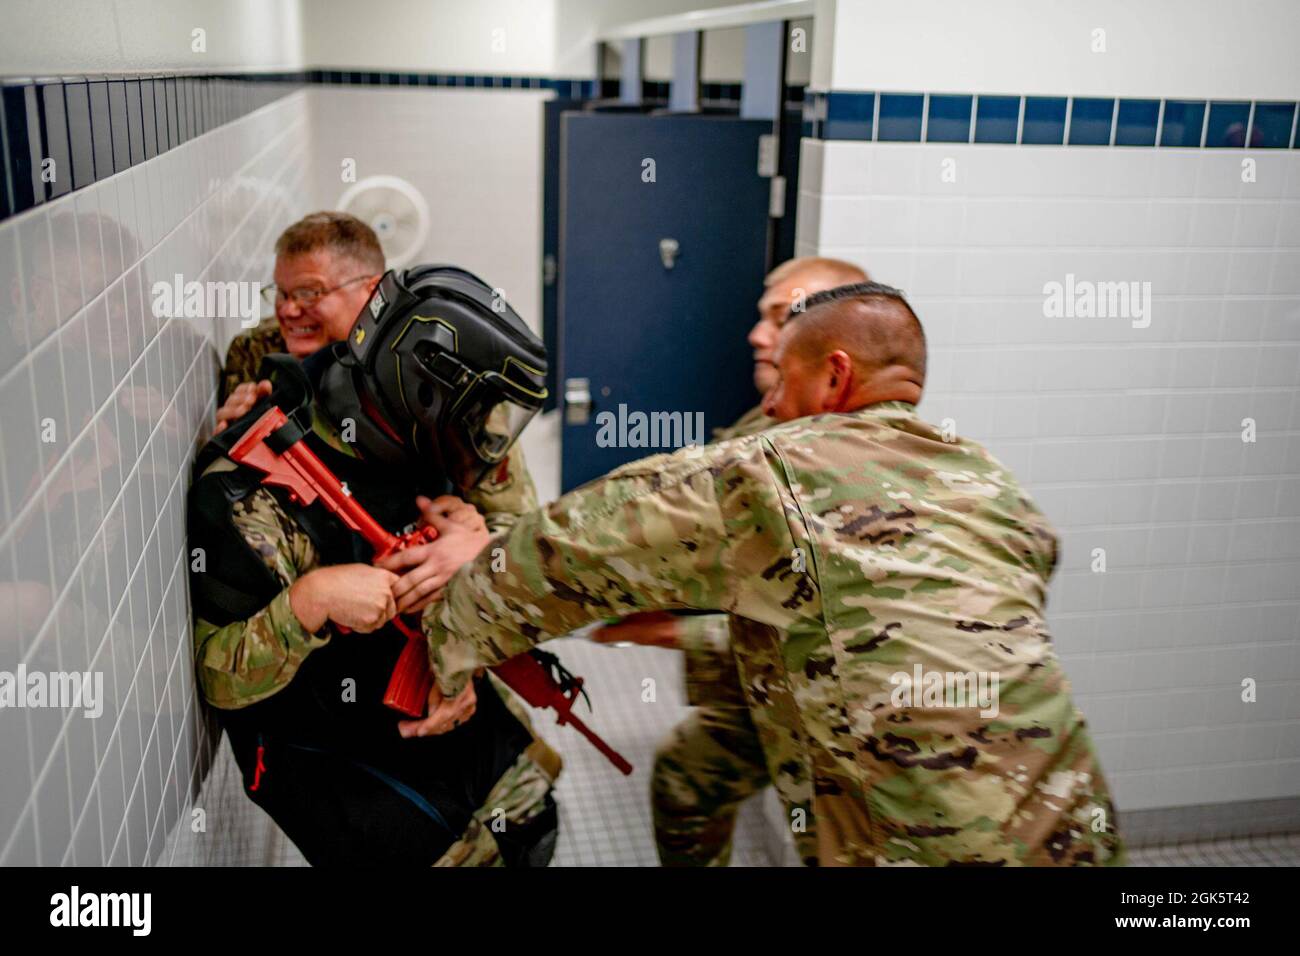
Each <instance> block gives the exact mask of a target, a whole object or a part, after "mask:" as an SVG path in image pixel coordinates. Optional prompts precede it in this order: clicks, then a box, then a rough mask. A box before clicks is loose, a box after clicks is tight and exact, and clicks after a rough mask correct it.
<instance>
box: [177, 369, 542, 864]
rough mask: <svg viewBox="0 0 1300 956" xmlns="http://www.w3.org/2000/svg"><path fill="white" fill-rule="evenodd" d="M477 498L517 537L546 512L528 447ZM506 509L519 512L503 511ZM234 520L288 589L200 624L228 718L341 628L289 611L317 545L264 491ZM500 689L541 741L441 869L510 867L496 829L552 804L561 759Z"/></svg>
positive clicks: (317, 423) (207, 670) (202, 673)
mask: <svg viewBox="0 0 1300 956" xmlns="http://www.w3.org/2000/svg"><path fill="white" fill-rule="evenodd" d="M259 362H260V359H259ZM313 426H314V428H315V430H316V432H317V434H319V435H320V436H321V437H322V438H324V439H325V440H326V441H328V442H329V443H330V445H331V446H332V447H334V448H337V449H339V450H340V451H350V449H348V446H347V445H346V444H345V443H344V442H343V441H342V440H341V439H340V437H339V435H338V433H337V432H336V431H335V430H334V429H333V427H332V426H331V425H330V424H329V423H328V422H327V421H326V420H325V419H324V418H322V417H321V416H320V415H317V416H316V417H315V420H314V421H313ZM231 467H233V463H231V462H230V461H229V460H228V459H224V458H222V459H218V460H217V461H216V462H215V463H213V464H212V465H211V466H210V467H209V469H208V470H209V471H211V470H213V469H218V468H231ZM468 498H469V500H470V502H471V503H472V504H474V505H475V506H477V507H478V508H479V509H480V510H481V511H484V512H486V518H487V523H488V525H489V527H492V528H495V529H497V530H503V529H506V528H509V527H510V525H511V524H512V523H513V522H514V521H515V520H516V518H517V517H518V516H519V514H521V513H523V511H524V510H527V509H530V508H536V507H537V500H536V492H535V491H534V490H533V484H532V479H531V478H530V477H529V475H528V471H527V468H526V466H525V465H524V461H523V455H522V452H520V451H519V449H518V447H516V448H515V449H513V450H512V451H511V453H510V457H509V459H508V467H507V463H503V466H502V468H501V469H499V470H498V472H496V473H493V474H492V475H489V476H488V478H487V479H485V480H484V481H483V482H482V483H481V484H480V485H479V486H478V487H477V488H475V489H474V492H473V493H472V494H470V495H469V496H468ZM503 507H510V508H515V509H519V510H514V511H501V510H493V509H499V508H503ZM232 517H233V520H234V522H235V525H236V527H237V528H238V530H239V532H240V533H241V534H242V535H243V537H244V539H245V540H246V541H247V542H248V543H249V545H250V546H251V547H252V548H253V550H254V551H255V552H257V553H258V554H259V555H260V556H261V558H262V560H263V561H264V562H265V563H266V565H267V567H268V568H269V569H270V570H271V572H272V573H273V574H274V575H275V576H276V577H277V578H278V579H279V581H280V583H281V584H282V585H283V590H281V591H280V593H279V594H277V595H276V596H275V598H273V599H272V601H271V603H270V604H268V605H267V606H266V607H265V608H263V609H262V610H260V611H258V612H257V613H255V614H254V615H253V616H252V617H250V618H248V619H246V620H243V621H235V622H233V623H231V624H228V625H226V626H225V627H218V626H216V625H214V624H211V623H209V622H207V621H205V620H203V619H201V618H200V619H199V620H197V621H196V622H195V626H194V642H195V656H196V660H197V665H198V667H197V669H198V677H199V685H200V687H201V688H202V690H203V696H204V697H205V698H206V699H207V701H208V703H210V704H211V705H213V706H215V707H219V708H223V709H234V708H240V707H246V706H248V705H249V704H253V703H256V702H257V701H259V700H264V699H265V698H267V697H269V696H271V695H272V694H274V693H275V692H276V691H278V690H280V689H281V688H282V687H284V686H286V685H287V684H288V683H289V681H290V680H292V679H293V677H294V675H295V674H296V673H297V671H298V668H299V667H300V666H301V665H302V663H303V661H304V660H305V659H306V657H307V655H308V654H310V653H311V652H312V651H314V650H316V649H318V648H321V647H324V646H325V645H326V644H328V643H329V641H330V638H331V637H332V635H333V626H332V625H331V624H330V623H328V622H327V623H326V624H325V626H324V627H322V628H321V629H320V630H319V631H317V632H315V633H310V632H308V631H307V630H306V629H305V628H304V627H303V626H302V624H301V623H299V621H298V618H297V617H295V616H294V613H293V610H292V608H291V607H290V605H289V587H290V585H292V584H293V582H294V581H296V580H297V579H298V578H299V577H300V576H302V575H303V574H306V573H307V572H308V571H311V570H312V569H313V568H316V567H318V566H319V565H320V558H319V556H318V554H317V553H316V548H315V546H314V545H313V544H312V541H311V539H310V538H309V537H308V536H307V534H306V533H305V532H304V531H303V530H302V528H301V527H299V525H298V524H297V522H295V521H294V520H293V518H292V517H291V516H290V515H289V514H288V513H286V512H285V510H284V509H283V508H282V507H281V506H280V504H279V502H278V501H276V499H275V497H274V496H273V495H272V494H271V493H270V492H268V491H267V490H266V489H264V488H259V489H257V490H256V491H254V492H253V493H252V494H251V495H249V496H248V497H247V498H245V499H243V500H242V501H240V502H237V503H236V504H235V505H234V506H233V509H232ZM492 680H493V684H494V686H495V687H496V690H497V693H498V694H499V695H500V697H501V699H502V700H503V701H504V702H505V704H506V707H508V708H509V710H510V711H511V713H513V714H514V716H515V717H516V718H517V719H518V720H519V722H520V723H521V724H523V725H524V728H525V729H526V730H527V731H528V732H529V733H530V734H532V735H533V742H532V743H531V744H530V745H529V746H528V747H527V749H525V750H524V752H523V753H521V754H520V755H519V757H518V759H517V760H516V761H515V763H514V764H513V765H512V766H511V767H510V768H509V769H508V770H507V771H506V772H505V773H504V774H503V775H502V776H501V777H500V778H499V779H498V780H497V782H496V783H495V784H494V785H493V787H492V790H491V792H490V793H489V794H488V796H487V798H486V799H485V800H484V802H483V804H482V806H480V807H479V808H478V809H477V810H476V811H475V812H474V814H473V818H472V819H471V821H470V824H469V826H468V827H467V828H466V830H465V832H464V833H463V834H462V835H461V837H460V839H458V840H457V841H456V842H455V843H453V844H452V845H451V846H450V847H449V848H448V849H447V850H446V852H445V853H444V854H443V855H442V857H440V858H439V859H438V861H437V862H436V863H435V864H434V865H435V866H500V865H502V861H501V855H500V852H499V850H498V846H497V843H496V841H495V839H494V838H493V836H492V832H493V831H492V827H493V825H494V823H496V822H497V821H498V819H499V818H500V816H501V814H502V813H504V819H505V821H506V822H507V823H508V824H511V825H515V824H519V825H522V824H526V823H528V822H529V821H530V820H532V819H533V818H534V817H535V816H536V815H537V814H538V813H540V812H541V811H542V810H543V809H544V807H545V803H544V800H545V796H546V794H547V793H549V792H550V791H551V788H552V787H553V786H554V784H555V780H556V778H557V777H558V776H559V773H560V769H561V767H562V761H561V759H560V756H559V754H557V753H556V752H555V751H553V750H552V749H551V748H550V747H549V746H547V744H546V743H545V741H543V740H542V739H541V738H540V737H538V736H537V735H536V733H535V732H534V730H533V726H532V721H531V718H530V716H529V714H528V708H527V707H526V706H525V705H524V704H522V703H521V702H520V701H519V700H518V699H517V698H516V697H515V696H514V694H513V693H512V692H511V691H510V690H509V689H508V688H506V686H505V685H504V684H501V683H499V682H498V681H496V679H495V678H492ZM494 814H495V816H494Z"/></svg>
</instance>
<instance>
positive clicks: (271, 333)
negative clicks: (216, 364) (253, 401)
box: [217, 316, 289, 402]
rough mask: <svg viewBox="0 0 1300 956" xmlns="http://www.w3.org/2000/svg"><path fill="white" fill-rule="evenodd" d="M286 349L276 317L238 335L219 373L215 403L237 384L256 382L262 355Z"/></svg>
mask: <svg viewBox="0 0 1300 956" xmlns="http://www.w3.org/2000/svg"><path fill="white" fill-rule="evenodd" d="M288 350H289V349H288V347H287V346H286V345H285V344H284V336H283V335H281V334H280V323H279V322H277V321H276V319H275V316H270V317H269V318H265V319H263V320H262V321H261V322H260V323H258V325H257V326H256V327H254V328H251V329H249V330H247V331H245V332H240V333H239V334H238V335H236V336H235V337H234V338H233V339H232V340H231V342H230V348H228V349H227V350H226V364H225V367H223V368H222V370H221V394H220V395H219V396H218V399H217V400H218V401H221V402H224V401H225V400H226V399H227V398H228V397H229V395H230V393H231V392H233V391H234V390H235V386H236V385H242V384H244V382H255V381H257V370H258V368H259V367H260V366H261V364H262V359H263V358H264V357H265V356H267V355H278V354H279V353H281V352H287V351H288Z"/></svg>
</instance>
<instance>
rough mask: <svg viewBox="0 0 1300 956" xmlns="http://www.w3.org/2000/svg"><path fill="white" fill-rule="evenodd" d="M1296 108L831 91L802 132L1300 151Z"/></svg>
mask: <svg viewBox="0 0 1300 956" xmlns="http://www.w3.org/2000/svg"><path fill="white" fill-rule="evenodd" d="M972 100H974V104H973V106H972ZM972 109H973V111H974V115H975V121H974V128H972V127H971V123H970V114H971V111H972ZM1297 109H1298V107H1297V103H1295V102H1286V101H1284V102H1275V101H1256V102H1250V101H1243V100H1210V101H1206V100H1158V99H1140V98H1124V99H1120V100H1118V101H1116V100H1115V99H1111V98H1104V97H1066V96H1014V95H987V96H977V97H972V95H970V94H948V93H930V94H925V93H880V94H876V93H859V92H847V91H838V90H833V91H831V92H829V93H825V92H821V93H808V94H806V95H805V96H804V98H803V111H804V124H803V135H805V136H808V137H811V138H813V139H836V140H871V141H875V142H884V141H888V142H909V143H919V142H921V141H922V139H923V138H924V140H925V141H926V142H931V143H966V142H970V143H1003V144H1019V145H1055V146H1061V145H1069V146H1123V147H1133V146H1145V147H1156V146H1157V145H1158V146H1159V147H1192V148H1205V149H1242V148H1245V147H1247V146H1249V147H1250V148H1251V149H1286V148H1288V147H1291V148H1294V149H1300V133H1298V132H1297V127H1298V126H1300V124H1298V123H1297ZM923 111H924V117H923ZM873 118H874V120H875V121H874V122H873ZM923 118H924V122H923V121H922V120H923Z"/></svg>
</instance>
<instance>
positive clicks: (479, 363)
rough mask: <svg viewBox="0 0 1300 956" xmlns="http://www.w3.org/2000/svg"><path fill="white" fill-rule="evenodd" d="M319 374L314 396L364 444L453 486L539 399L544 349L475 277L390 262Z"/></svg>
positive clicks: (474, 470) (497, 454) (468, 481)
mask: <svg viewBox="0 0 1300 956" xmlns="http://www.w3.org/2000/svg"><path fill="white" fill-rule="evenodd" d="M334 348H335V351H336V354H337V356H338V360H337V361H336V362H335V363H334V364H333V365H331V366H330V367H329V368H328V369H327V370H326V371H325V373H324V375H323V376H322V378H321V383H320V394H321V399H322V401H323V403H324V405H325V408H326V410H327V411H328V412H329V413H330V416H331V417H332V418H334V420H335V421H336V422H342V421H343V420H344V419H349V418H350V419H352V420H353V421H355V423H356V443H357V444H358V445H359V446H360V448H361V451H362V453H363V454H364V455H365V456H367V457H370V458H374V459H377V460H379V461H382V462H384V463H386V464H389V465H392V466H394V467H409V466H410V465H412V464H415V465H416V466H417V467H424V468H434V469H437V470H438V471H440V472H441V473H442V474H443V475H445V476H446V477H447V478H448V479H449V480H450V481H451V482H452V483H453V484H455V485H457V486H458V487H459V488H460V490H462V491H466V490H468V489H470V488H472V487H474V486H475V485H477V484H478V483H479V481H481V480H482V478H483V476H484V475H485V474H486V473H487V471H488V470H489V469H491V468H493V467H495V466H496V465H498V464H499V463H500V462H501V461H502V459H504V458H505V456H506V453H507V452H508V451H509V450H510V446H511V445H513V444H514V442H515V439H516V438H518V437H519V433H520V432H522V431H523V428H524V426H525V425H527V424H528V422H529V421H530V420H531V419H532V417H533V416H534V415H535V414H537V412H538V410H540V409H541V407H542V402H543V401H544V400H545V398H546V385H545V379H546V348H545V346H543V345H542V342H541V340H540V339H539V338H538V337H537V336H536V335H534V334H533V333H532V332H531V331H529V329H528V326H526V325H524V323H523V321H522V320H521V319H520V318H519V316H518V315H516V314H515V312H514V310H513V309H511V308H510V306H509V305H507V304H506V302H505V300H504V299H502V298H500V297H499V296H496V295H494V293H493V291H492V289H491V288H490V287H489V286H488V285H487V284H486V283H484V282H483V281H482V280H481V279H479V278H478V277H477V276H475V275H473V274H471V273H469V272H466V271H465V270H464V269H458V268H456V267H455V266H441V265H427V266H413V267H412V268H410V269H406V270H405V271H403V272H391V271H390V272H387V273H385V275H384V277H383V278H382V279H381V280H380V282H379V285H378V286H376V287H375V291H374V293H373V294H372V295H371V297H370V301H369V302H368V303H367V304H366V307H365V308H364V309H362V310H361V314H360V315H358V316H357V320H356V322H355V323H354V324H353V326H352V331H351V332H349V333H348V339H347V342H346V345H345V344H344V343H339V345H336V346H335V347H334Z"/></svg>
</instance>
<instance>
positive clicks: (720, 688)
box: [593, 257, 867, 866]
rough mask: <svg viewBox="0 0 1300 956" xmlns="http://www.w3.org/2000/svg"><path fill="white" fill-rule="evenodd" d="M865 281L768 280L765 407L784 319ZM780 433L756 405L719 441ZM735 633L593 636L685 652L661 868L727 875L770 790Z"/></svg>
mask: <svg viewBox="0 0 1300 956" xmlns="http://www.w3.org/2000/svg"><path fill="white" fill-rule="evenodd" d="M865 281H867V275H866V273H865V272H863V270H862V269H860V268H858V267H857V266H855V265H853V264H852V263H850V262H844V261H842V260H840V259H823V258H818V257H804V258H799V259H791V260H789V261H787V262H783V263H782V264H781V265H779V266H777V267H776V268H775V269H773V270H772V271H771V272H770V273H768V275H767V278H766V279H764V281H763V294H762V296H761V297H760V298H759V300H758V321H757V322H756V323H754V327H753V328H752V329H750V332H749V344H750V347H751V348H752V349H753V352H754V387H755V389H757V390H758V394H759V396H760V398H761V397H762V396H763V395H764V394H765V393H766V392H767V391H768V389H770V388H771V387H772V385H773V384H774V383H775V382H776V378H777V372H776V367H775V365H773V351H774V349H775V348H776V342H777V336H778V335H779V334H780V332H781V328H782V327H783V326H784V325H785V323H786V320H787V317H789V316H790V315H798V314H800V313H801V312H802V311H803V309H804V303H805V302H806V301H807V299H808V297H809V296H810V295H813V294H815V293H818V292H822V291H825V290H827V289H831V288H834V287H836V286H839V285H844V284H846V283H853V282H865ZM774 424H776V422H775V421H774V420H773V419H772V418H771V417H769V416H768V415H766V414H765V413H764V412H763V407H762V405H761V404H759V405H755V406H754V408H752V409H751V410H750V411H748V412H746V413H745V414H744V415H742V416H741V417H740V419H739V420H738V421H737V422H736V423H735V424H734V425H732V426H731V427H730V428H723V429H719V430H717V431H716V432H715V433H714V439H715V440H716V441H723V440H726V439H729V438H738V437H740V436H742V435H752V434H755V433H757V432H760V431H762V430H763V429H765V428H769V427H771V426H772V425H774ZM730 627H731V626H730V622H729V620H728V615H726V614H698V615H687V616H683V615H676V614H669V613H666V612H664V613H652V614H635V615H632V616H630V617H627V618H625V619H624V620H622V621H620V622H619V623H618V624H615V625H612V626H609V627H604V628H601V629H599V630H598V631H596V633H595V634H594V635H593V637H594V639H595V640H597V641H599V642H602V643H610V642H615V641H631V642H633V643H640V644H651V645H653V646H657V647H670V648H680V649H681V650H683V651H685V653H686V660H685V671H686V700H687V702H688V703H690V704H691V705H693V706H694V707H695V710H693V711H692V712H691V714H690V715H689V716H688V717H687V718H686V719H685V720H684V721H682V722H681V723H680V724H678V725H677V726H676V727H674V728H673V730H672V731H671V732H670V733H669V735H668V737H667V739H666V740H664V741H663V743H661V744H660V746H659V748H658V750H657V752H656V753H655V762H654V768H653V770H652V771H651V774H650V803H651V808H652V811H653V817H654V828H655V844H656V847H657V849H658V853H659V860H660V862H661V863H662V864H663V865H664V866H726V865H727V863H728V862H729V861H730V858H731V840H732V834H733V833H734V831H735V827H736V814H737V812H738V811H739V809H740V805H741V804H742V803H743V802H744V801H745V800H746V799H747V798H748V797H749V796H751V795H752V794H754V793H757V792H758V791H760V790H762V789H763V788H764V787H766V786H767V785H768V784H769V783H770V782H771V778H770V777H769V775H768V770H767V765H766V763H764V761H763V748H762V745H761V744H760V743H759V739H758V731H757V730H756V729H755V727H754V724H753V721H751V720H750V718H749V710H748V708H746V706H745V698H744V695H743V694H742V693H741V690H740V680H739V676H738V674H737V672H736V662H735V659H734V658H733V656H732V653H731V638H730Z"/></svg>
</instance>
